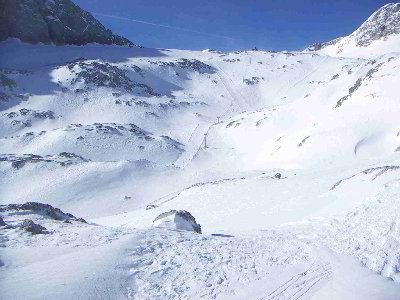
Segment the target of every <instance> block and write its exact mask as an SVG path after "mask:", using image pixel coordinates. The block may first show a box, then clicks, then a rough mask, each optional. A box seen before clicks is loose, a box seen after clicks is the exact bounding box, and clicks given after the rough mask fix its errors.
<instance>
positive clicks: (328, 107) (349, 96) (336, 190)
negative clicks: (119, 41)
mask: <svg viewBox="0 0 400 300" xmlns="http://www.w3.org/2000/svg"><path fill="white" fill-rule="evenodd" d="M57 3H58V2H57ZM399 7H400V4H389V5H386V6H384V7H383V8H381V9H380V10H378V11H377V12H376V13H374V14H373V15H372V16H371V17H370V18H369V19H368V20H367V21H366V22H365V23H364V24H363V25H362V26H361V27H360V28H359V29H358V30H356V31H355V32H354V33H353V34H352V35H350V36H349V37H345V38H341V39H339V40H337V41H336V42H334V43H329V45H328V44H326V45H325V44H324V45H319V46H318V45H316V46H318V47H316V46H314V48H313V49H309V50H308V51H303V52H269V51H235V52H219V51H215V50H204V51H201V52H197V51H183V50H173V49H147V48H137V47H135V48H130V47H122V46H115V45H108V46H107V45H99V44H89V45H86V46H74V45H68V46H62V47H61V46H54V45H43V44H40V45H32V44H27V43H24V42H21V41H20V40H17V39H7V40H6V41H4V42H2V43H0V205H2V206H0V217H1V218H2V219H0V221H4V223H5V225H1V224H2V223H1V222H0V243H1V244H2V246H4V247H1V248H0V249H1V251H0V298H4V299H71V298H74V299H88V298H93V299H125V298H128V299H129V298H131V299H202V298H204V299H215V298H217V299H393V300H399V299H400V296H399V295H400V285H399V283H398V282H399V281H400V278H399V274H400V271H399V270H400V252H399V249H400V211H399V208H400V205H399V200H398V199H400V198H399V196H400V195H399V191H400V190H399V187H400V186H399V179H400V125H399V122H398V119H399V118H398V116H399V114H400V96H399V93H398V84H399V82H400V75H399V74H400V73H399V70H400V52H399V51H400V49H399V45H400V41H399V36H400V35H399V30H398V29H399V26H400V25H399V24H400V23H399V18H398V13H399ZM383 25H384V28H383V27H382V26H383ZM378 29H379V30H378ZM339 46H340V49H342V50H341V51H339V48H338V47H339ZM311 50H312V51H311ZM338 51H339V52H338ZM29 201H37V202H42V203H47V204H50V205H53V206H55V207H58V208H61V209H62V210H63V211H66V212H69V213H72V214H74V215H76V216H79V217H84V218H85V219H86V220H88V223H84V222H80V221H77V220H76V219H72V220H70V221H69V223H68V222H62V221H60V220H55V219H54V218H51V216H48V215H46V214H44V213H43V212H40V213H37V212H32V211H29V212H27V211H23V210H21V209H19V208H18V207H19V206H18V205H17V206H10V205H8V204H10V203H15V204H22V203H25V202H29ZM171 210H186V211H188V212H190V213H191V214H192V215H193V216H194V217H195V218H196V221H197V222H198V223H200V224H201V228H202V232H203V234H202V235H198V234H194V233H191V232H183V231H174V230H168V229H166V228H153V227H152V224H153V221H154V219H155V218H156V217H157V216H158V215H160V214H161V213H164V212H168V211H171ZM24 219H30V220H32V221H33V222H35V223H37V224H40V225H41V226H43V227H45V228H46V233H45V234H38V235H32V234H31V233H30V232H26V230H25V229H24V227H22V226H21V224H23V222H24ZM76 265H78V267H76ZM60 269H62V270H63V272H58V271H57V270H60ZM28 283H29V284H28ZM27 295H28V296H27Z"/></svg>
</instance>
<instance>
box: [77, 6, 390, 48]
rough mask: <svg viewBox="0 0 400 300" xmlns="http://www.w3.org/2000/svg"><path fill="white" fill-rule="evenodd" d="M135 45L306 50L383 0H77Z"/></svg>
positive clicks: (347, 29)
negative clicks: (308, 46)
mask: <svg viewBox="0 0 400 300" xmlns="http://www.w3.org/2000/svg"><path fill="white" fill-rule="evenodd" d="M73 1H74V2H75V3H76V4H78V5H79V6H81V7H82V8H83V9H85V10H87V11H89V12H91V13H92V14H94V15H95V17H96V18H97V19H99V20H100V21H101V22H102V23H103V24H104V25H105V26H106V27H107V28H109V29H111V30H113V31H114V32H115V33H117V34H120V35H123V36H125V37H127V38H129V39H130V40H131V41H132V42H134V43H136V44H140V45H143V46H145V47H155V48H177V49H192V50H200V49H205V48H213V49H220V50H235V49H248V48H253V47H255V46H256V47H258V48H259V49H266V50H302V49H304V48H305V47H306V46H307V45H310V44H312V43H313V42H317V41H328V40H331V39H333V38H336V37H339V36H343V35H347V34H349V33H351V32H352V31H354V30H355V29H356V28H357V27H359V26H360V25H361V24H362V22H363V21H365V20H366V19H367V18H368V17H369V16H370V15H371V14H372V13H373V12H374V11H375V10H377V9H378V8H379V7H381V6H383V5H385V4H387V3H390V2H393V1H383V0H353V1H351V0H264V1H262V0H242V1H240V0H145V1H143V0H111V1H110V0H73Z"/></svg>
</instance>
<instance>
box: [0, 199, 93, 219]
mask: <svg viewBox="0 0 400 300" xmlns="http://www.w3.org/2000/svg"><path fill="white" fill-rule="evenodd" d="M10 210H16V211H19V210H23V211H31V212H33V213H37V214H41V215H44V216H47V217H49V218H51V219H54V220H58V221H64V220H73V221H79V222H83V223H86V221H85V220H84V219H82V218H77V217H75V216H74V215H72V214H70V213H64V212H63V211H62V210H61V209H59V208H56V207H53V206H51V205H49V204H44V203H39V202H26V203H25V204H8V205H1V206H0V212H2V211H10Z"/></svg>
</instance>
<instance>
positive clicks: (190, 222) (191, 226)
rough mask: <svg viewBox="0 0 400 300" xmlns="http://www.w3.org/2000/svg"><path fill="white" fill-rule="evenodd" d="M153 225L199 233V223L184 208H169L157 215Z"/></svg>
mask: <svg viewBox="0 0 400 300" xmlns="http://www.w3.org/2000/svg"><path fill="white" fill-rule="evenodd" d="M153 225H155V226H159V227H166V228H170V229H177V230H187V231H194V232H197V233H201V225H200V224H198V223H197V222H196V219H195V218H194V217H193V216H192V215H191V214H190V212H188V211H186V210H171V211H168V212H164V213H162V214H160V215H159V216H157V217H156V218H155V219H154V221H153Z"/></svg>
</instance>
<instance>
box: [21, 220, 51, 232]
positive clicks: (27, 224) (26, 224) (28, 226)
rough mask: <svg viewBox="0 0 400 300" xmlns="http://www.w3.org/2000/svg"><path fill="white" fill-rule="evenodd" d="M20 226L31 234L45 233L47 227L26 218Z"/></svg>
mask: <svg viewBox="0 0 400 300" xmlns="http://www.w3.org/2000/svg"><path fill="white" fill-rule="evenodd" d="M21 228H22V229H24V230H25V231H28V232H30V233H32V234H45V233H48V232H47V229H46V228H45V227H43V226H42V225H39V224H36V223H35V222H33V221H32V220H29V219H26V220H24V221H23V222H22V224H21Z"/></svg>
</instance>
